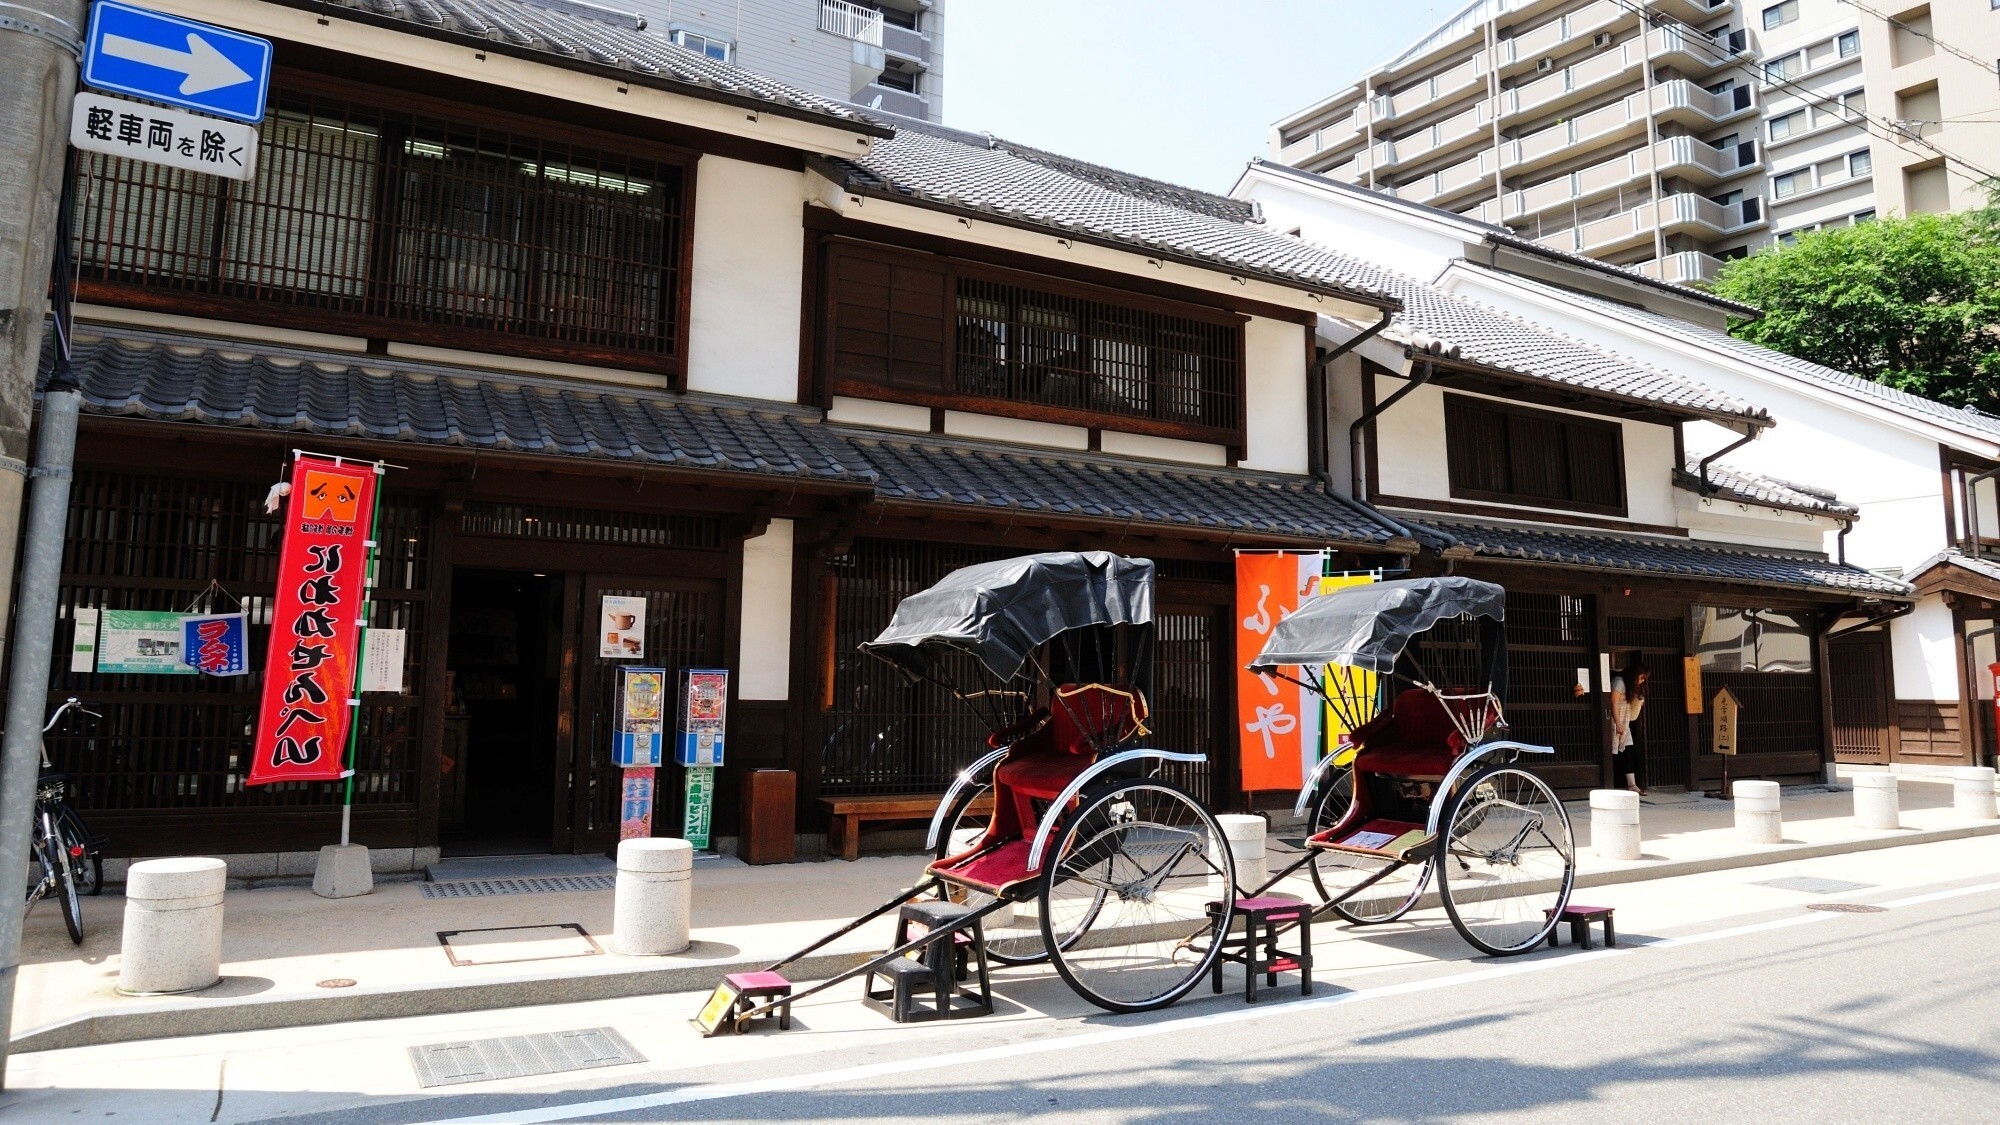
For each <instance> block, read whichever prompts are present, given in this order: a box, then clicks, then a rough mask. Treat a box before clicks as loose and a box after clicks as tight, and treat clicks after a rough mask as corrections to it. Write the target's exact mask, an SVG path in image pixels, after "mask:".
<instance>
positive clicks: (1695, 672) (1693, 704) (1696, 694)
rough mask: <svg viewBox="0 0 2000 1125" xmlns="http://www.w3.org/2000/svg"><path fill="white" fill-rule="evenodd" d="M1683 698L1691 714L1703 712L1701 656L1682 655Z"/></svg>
mask: <svg viewBox="0 0 2000 1125" xmlns="http://www.w3.org/2000/svg"><path fill="white" fill-rule="evenodd" d="M1681 698H1682V699H1684V700H1686V701H1687V702H1686V704H1684V706H1686V707H1687V713H1688V714H1690V715H1699V714H1701V700H1702V694H1701V657H1699V656H1683V657H1681Z"/></svg>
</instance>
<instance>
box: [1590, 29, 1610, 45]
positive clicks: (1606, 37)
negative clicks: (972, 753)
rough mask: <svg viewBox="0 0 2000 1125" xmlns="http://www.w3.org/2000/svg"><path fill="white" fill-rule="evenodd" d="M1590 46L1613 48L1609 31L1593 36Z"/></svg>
mask: <svg viewBox="0 0 2000 1125" xmlns="http://www.w3.org/2000/svg"><path fill="white" fill-rule="evenodd" d="M1590 45H1591V46H1593V47H1609V46H1611V33H1610V32H1608V31H1600V32H1598V33H1597V34H1596V35H1593V36H1591V39H1590Z"/></svg>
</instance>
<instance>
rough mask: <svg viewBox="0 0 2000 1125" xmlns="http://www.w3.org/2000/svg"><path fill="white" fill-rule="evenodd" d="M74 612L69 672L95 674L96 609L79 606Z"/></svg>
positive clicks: (92, 606)
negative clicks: (74, 624) (74, 619)
mask: <svg viewBox="0 0 2000 1125" xmlns="http://www.w3.org/2000/svg"><path fill="white" fill-rule="evenodd" d="M74 612H75V614H76V628H75V629H73V630H71V636H70V642H69V670H70V671H72V672H95V671H97V616H98V613H97V607H96V606H94V605H80V606H77V607H76V610H75V611H74Z"/></svg>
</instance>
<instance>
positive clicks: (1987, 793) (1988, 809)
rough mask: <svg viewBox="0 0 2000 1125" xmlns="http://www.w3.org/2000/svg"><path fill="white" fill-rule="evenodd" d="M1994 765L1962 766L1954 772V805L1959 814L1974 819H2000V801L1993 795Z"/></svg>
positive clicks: (1952, 794) (1952, 796) (1952, 790)
mask: <svg viewBox="0 0 2000 1125" xmlns="http://www.w3.org/2000/svg"><path fill="white" fill-rule="evenodd" d="M1993 779H1994V772H1993V767H1992V766H1960V767H1958V770H1957V772H1955V773H1953V774H1952V782H1951V798H1952V805H1953V806H1954V807H1955V808H1957V809H1958V815H1960V816H1963V817H1969V818H1971V819H1973V820H2000V802H1996V801H1995V799H1994V795H1993Z"/></svg>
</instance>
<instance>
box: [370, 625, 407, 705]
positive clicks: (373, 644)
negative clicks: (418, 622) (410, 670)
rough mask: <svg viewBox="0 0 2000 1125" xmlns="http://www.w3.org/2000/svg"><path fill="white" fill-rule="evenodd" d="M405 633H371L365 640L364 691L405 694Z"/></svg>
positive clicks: (373, 631) (395, 631)
mask: <svg viewBox="0 0 2000 1125" xmlns="http://www.w3.org/2000/svg"><path fill="white" fill-rule="evenodd" d="M404 636H405V634H404V633H403V630H401V629H370V630H368V632H367V633H366V634H364V635H363V637H362V640H361V690H362V691H393V692H398V693H400V692H401V691H402V690H403V650H404V646H405V643H406V642H405V640H404Z"/></svg>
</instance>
